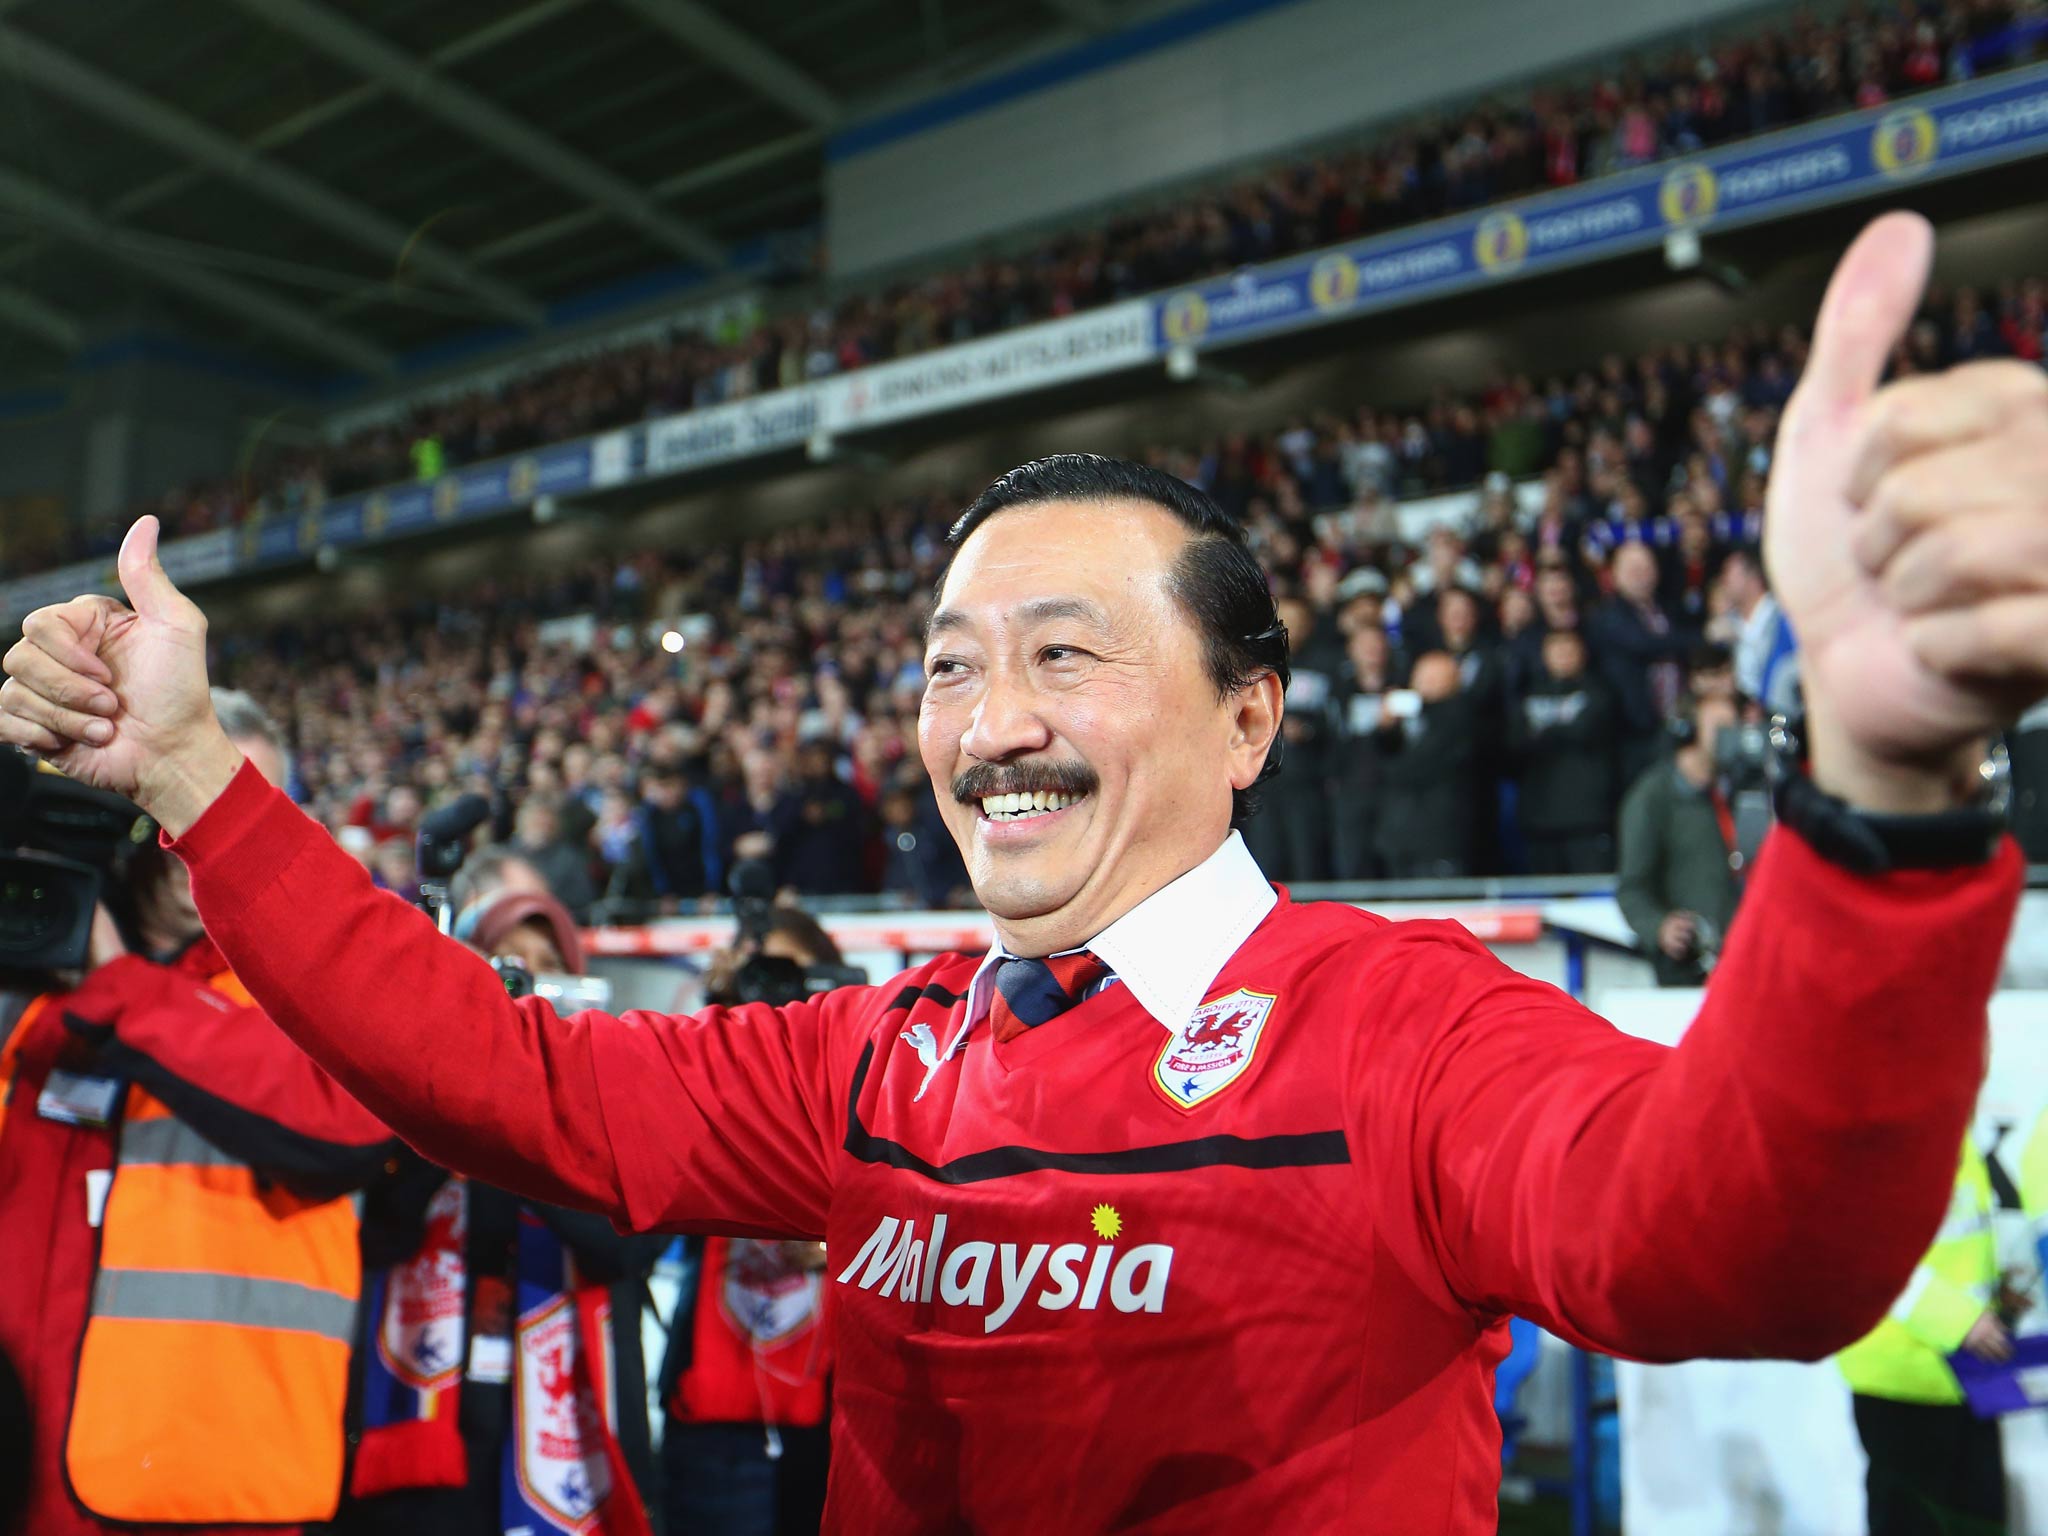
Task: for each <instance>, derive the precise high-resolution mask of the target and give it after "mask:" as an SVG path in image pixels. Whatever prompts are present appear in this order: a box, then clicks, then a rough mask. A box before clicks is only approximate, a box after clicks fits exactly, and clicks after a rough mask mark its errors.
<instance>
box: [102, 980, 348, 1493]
mask: <svg viewBox="0 0 2048 1536" xmlns="http://www.w3.org/2000/svg"><path fill="white" fill-rule="evenodd" d="M223 990H226V989H223ZM357 1229H358V1222H357V1216H356V1208H355V1204H354V1202H353V1201H351V1200H349V1199H347V1198H343V1199H338V1200H325V1201H312V1200H305V1199H301V1198H300V1197H298V1196H296V1195H293V1194H291V1193H290V1192H288V1191H286V1190H284V1189H281V1188H278V1187H276V1186H272V1185H264V1184H261V1183H259V1181H258V1180H257V1178H256V1175H255V1172H254V1171H253V1170H252V1169H250V1168H249V1167H248V1166H247V1165H246V1164H242V1163H238V1162H236V1161H235V1160H234V1159H233V1158H232V1157H229V1156H228V1155H227V1154H226V1153H224V1152H222V1151H221V1150H220V1149H219V1148H218V1147H216V1146H214V1145H213V1144H212V1143H211V1142H209V1141H208V1140H207V1139H206V1138H205V1137H204V1136H201V1135H200V1134H199V1133H198V1132H197V1131H195V1130H193V1129H192V1128H191V1127H190V1126H188V1125H186V1124H184V1123H183V1122H182V1121H179V1120H177V1119H176V1118H174V1117H173V1116H172V1115H171V1113H170V1111H169V1110H168V1109H167V1108H166V1107H165V1106H164V1105H163V1104H162V1103H160V1102H159V1101H158V1100H156V1099H155V1098H153V1097H151V1096H150V1095H149V1094H148V1093H146V1092H145V1091H143V1090H142V1089H140V1088H130V1089H129V1090H128V1093H127V1105H126V1110H125V1114H124V1117H123V1121H122V1124H121V1131H120V1137H119V1141H118V1143H117V1152H116V1157H115V1166H114V1177H113V1182H112V1185H111V1187H110V1189H109V1191H108V1195H107V1203H106V1212H105V1216H104V1218H103V1223H102V1226H101V1232H100V1256H99V1270H98V1274H97V1275H96V1277H95V1279H94V1281H93V1293H92V1311H91V1315H90V1317H89V1318H88V1320H87V1323H86V1330H85V1339H84V1342H83V1344H82V1346H81V1348H80V1350H79V1357H78V1385H77V1388H76V1391H75V1394H74V1396H73V1399H72V1411H71V1425H70V1429H69V1433H68V1435H67V1437H66V1443H65V1465H66V1470H67V1471H68V1473H69V1475H70V1481H71V1486H72V1489H73V1490H74V1492H76V1494H77V1496H78V1499H79V1501H80V1502H81V1503H82V1504H83V1505H84V1506H85V1507H86V1508H87V1509H88V1510H89V1511H91V1512H92V1513H94V1514H96V1515H99V1516H100V1517H102V1518H104V1519H108V1520H121V1521H133V1522H137V1523H145V1524H147V1523H157V1522H162V1523H178V1524H216V1523H219V1524H226V1523H231V1522H233V1523H250V1524H301V1523H306V1522H312V1521H319V1520H325V1519H328V1518H330V1517H332V1515H333V1514H334V1511H335V1508H336V1506H337V1504H338V1503H339V1501H340V1495H341V1475H342V1460H343V1450H344V1446H343V1438H342V1415H343V1411H344V1407H345V1404H346V1401H347V1396H348V1366H349V1353H350V1344H351V1341H352V1339H353V1337H354V1333H355V1315H356V1307H357V1303H358V1300H359V1298H360V1296H361V1293H362V1269H361V1256H360V1252H359V1249H358V1232H357Z"/></svg>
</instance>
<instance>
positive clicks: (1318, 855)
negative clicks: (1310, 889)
mask: <svg viewBox="0 0 2048 1536" xmlns="http://www.w3.org/2000/svg"><path fill="white" fill-rule="evenodd" d="M1276 611H1277V612H1278V613H1279V615H1280V622H1281V623H1282V624H1284V625H1286V626H1287V649H1288V653H1289V657H1290V659H1291V661H1292V662H1293V668H1294V675H1293V677H1292V678H1291V679H1290V680H1289V681H1288V684H1287V715H1286V718H1285V719H1284V720H1283V721H1282V722H1281V727H1280V729H1281V732H1282V735H1283V736H1284V738H1285V740H1286V743H1287V746H1286V756H1285V757H1284V758H1282V759H1281V768H1280V777H1279V780H1278V781H1277V782H1276V783H1275V784H1274V785H1273V786H1272V793H1271V794H1269V795H1268V796H1267V797H1266V799H1265V802H1264V803H1263V804H1262V805H1261V807H1260V809H1259V814H1258V815H1256V816H1254V817H1253V818H1252V819H1251V821H1250V822H1248V823H1247V824H1246V825H1245V829H1244V838H1245V846H1246V847H1248V848H1250V849H1251V851H1252V856H1253V857H1254V858H1256V859H1257V860H1258V861H1259V867H1260V868H1261V869H1266V870H1270V871H1272V874H1273V878H1274V879H1276V880H1327V879H1329V878H1330V873H1331V869H1330V791H1329V782H1328V781H1329V775H1330V751H1329V747H1330V740H1329V738H1330V718H1329V716H1330V703H1331V698H1332V695H1333V693H1334V692H1335V689H1334V682H1335V676H1336V672H1337V668H1338V665H1339V658H1338V655H1337V651H1336V646H1335V645H1334V643H1333V642H1332V640H1331V639H1330V637H1329V636H1328V635H1327V634H1326V633H1325V631H1324V628H1323V626H1322V625H1321V624H1320V623H1319V622H1318V617H1317V614H1316V611H1315V610H1314V609H1313V608H1311V607H1310V606H1309V605H1308V604H1307V603H1305V602H1303V601H1302V600H1301V599H1300V598H1298V597H1283V598H1282V599H1280V601H1279V603H1278V604H1277V605H1276Z"/></svg>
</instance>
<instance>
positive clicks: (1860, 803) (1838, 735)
mask: <svg viewBox="0 0 2048 1536" xmlns="http://www.w3.org/2000/svg"><path fill="white" fill-rule="evenodd" d="M1806 745H1807V762H1808V763H1809V765H1810V767H1811V771H1812V776H1813V782H1814V784H1815V785H1816V786H1817V787H1818V788H1820V789H1822V790H1825V791H1826V792H1827V793H1828V794H1830V795H1833V796H1834V797H1835V798H1836V799H1837V800H1842V801H1845V802H1847V803H1848V805H1849V806H1850V807H1851V808H1853V809H1855V810H1858V811H1862V812H1864V813H1866V814H1868V815H1872V816H1938V815H1940V814H1941V813H1942V812H1944V811H1952V810H1955V809H1956V808H1957V807H1959V806H1964V805H1968V804H1969V803H1970V802H1971V800H1972V799H1973V798H1974V797H1975V796H1976V794H1977V792H1978V791H1979V789H1980V788H1981V787H1982V781H1981V779H1980V778H1979V776H1978V773H1977V768H1978V765H1979V764H1980V763H1981V762H1982V761H1983V759H1984V743H1983V742H1982V741H1973V742H1966V743H1964V744H1963V745H1961V746H1959V747H1956V748H1953V749H1952V750H1950V751H1949V752H1947V753H1945V754H1941V755H1938V756H1935V757H1932V758H1929V759H1927V760H1925V761H1907V760H1903V759H1892V758H1882V757H1878V756H1877V755H1875V754H1874V753H1871V752H1868V751H1866V750H1865V749H1863V748H1862V747H1860V746H1858V745H1856V744H1855V743H1854V742H1853V741H1851V740H1850V739H1849V738H1848V737H1847V736H1845V735H1844V734H1843V733H1842V732H1841V731H1839V730H1837V729H1835V728H1833V727H1832V725H1831V724H1830V722H1829V721H1828V719H1827V717H1826V716H1825V714H1823V713H1821V712H1820V711H1818V710H1811V709H1810V710H1809V713H1808V715H1807V719H1806Z"/></svg>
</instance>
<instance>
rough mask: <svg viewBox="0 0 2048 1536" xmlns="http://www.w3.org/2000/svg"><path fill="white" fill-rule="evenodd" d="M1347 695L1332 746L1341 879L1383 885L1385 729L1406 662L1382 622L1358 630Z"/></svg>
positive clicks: (1349, 645)
mask: <svg viewBox="0 0 2048 1536" xmlns="http://www.w3.org/2000/svg"><path fill="white" fill-rule="evenodd" d="M1344 654H1345V661H1344V667H1343V669H1342V672H1341V674H1340V676H1341V693H1340V696H1339V698H1338V701H1337V707H1336V711H1335V734H1334V738H1333V739H1332V741H1331V743H1330V833H1331V837H1330V842H1331V852H1332V854H1333V856H1334V862H1335V866H1336V875H1337V878H1338V879H1339V880H1377V879H1378V878H1380V876H1381V875H1382V874H1383V873H1384V871H1383V870H1382V869H1381V867H1380V850H1379V828H1380V813H1381V811H1382V809H1383V802H1384V800H1385V796H1386V787H1385V784H1384V782H1383V775H1382V773H1381V763H1382V760H1383V759H1384V757H1385V755H1386V753H1385V749H1384V748H1382V746H1381V745H1380V727H1381V725H1382V724H1384V723H1385V722H1386V718H1387V714H1386V708H1387V695H1388V693H1389V691H1390V690H1392V689H1393V688H1394V686H1395V684H1396V683H1397V682H1398V681H1399V676H1400V658H1399V657H1398V656H1396V655H1395V654H1394V647H1393V642H1392V641H1390V640H1389V639H1388V638H1387V632H1386V631H1385V630H1384V629H1382V628H1380V626H1379V624H1378V623H1377V622H1374V623H1371V624H1361V625H1360V626H1358V627H1357V628H1356V629H1354V630H1352V632H1351V637H1350V639H1349V640H1347V641H1346V642H1345V646H1344Z"/></svg>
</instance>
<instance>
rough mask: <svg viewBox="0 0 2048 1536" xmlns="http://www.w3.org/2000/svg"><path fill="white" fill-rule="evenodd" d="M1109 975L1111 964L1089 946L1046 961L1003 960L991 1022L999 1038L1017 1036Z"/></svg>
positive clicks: (991, 1002)
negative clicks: (1094, 953) (1105, 963)
mask: <svg viewBox="0 0 2048 1536" xmlns="http://www.w3.org/2000/svg"><path fill="white" fill-rule="evenodd" d="M1109 974H1110V972H1109V967H1108V966H1106V965H1104V964H1103V963H1102V961H1100V960H1098V959H1097V958H1096V957H1095V956H1094V955H1092V954H1090V953H1089V952H1088V951H1087V950H1085V949H1082V950H1076V951H1075V952H1074V953H1072V954H1069V955H1052V956H1049V957H1047V958H1046V959H1043V960H1018V959H1008V960H1002V961H999V962H997V965H996V989H995V995H994V996H993V997H991V998H990V999H989V1004H988V1021H989V1025H990V1027H991V1028H993V1029H994V1031H995V1037H996V1039H997V1040H1010V1039H1014V1038H1015V1037H1016V1036H1018V1035H1021V1034H1023V1033H1024V1031H1025V1030H1027V1029H1031V1028H1033V1027H1035V1026H1036V1025H1039V1024H1043V1023H1045V1022H1046V1021H1047V1020H1048V1019H1056V1018H1058V1017H1059V1016H1060V1015H1061V1014H1063V1013H1065V1012H1066V1011H1067V1010H1068V1009H1069V1008H1071V1007H1073V1006H1074V1004H1076V1003H1078V1002H1080V1001H1081V999H1082V998H1083V997H1085V996H1086V995H1087V993H1088V989H1089V988H1090V987H1092V986H1094V985H1095V984H1096V983H1097V982H1099V981H1102V980H1104V979H1105V978H1107V977H1108V975H1109Z"/></svg>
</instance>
